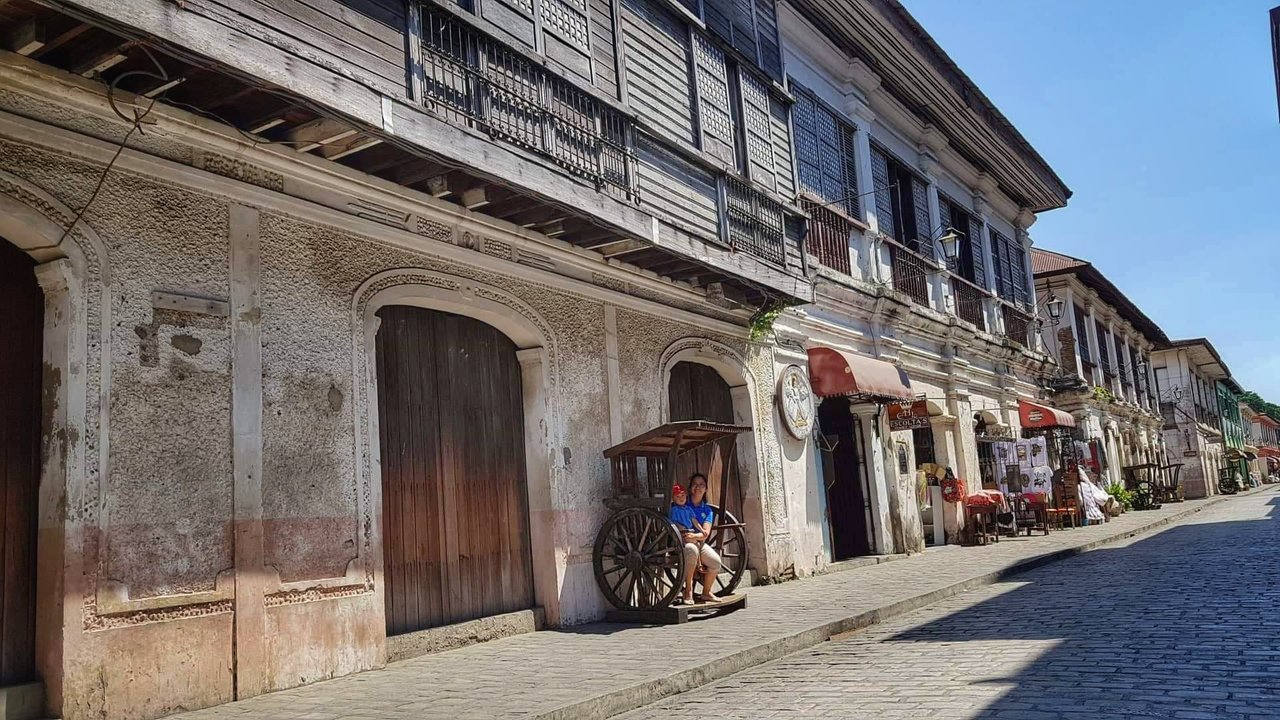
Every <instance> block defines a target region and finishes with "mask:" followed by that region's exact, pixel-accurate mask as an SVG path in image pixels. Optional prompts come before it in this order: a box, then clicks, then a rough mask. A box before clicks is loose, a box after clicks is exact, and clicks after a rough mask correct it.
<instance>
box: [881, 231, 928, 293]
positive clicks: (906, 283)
mask: <svg viewBox="0 0 1280 720" xmlns="http://www.w3.org/2000/svg"><path fill="white" fill-rule="evenodd" d="M886 245H888V247H889V268H890V270H891V271H892V273H891V274H892V277H893V289H894V290H897V291H899V292H902V293H905V294H906V295H907V297H909V298H911V300H912V302H914V303H916V304H917V305H923V306H925V307H929V273H931V272H933V271H934V269H933V267H932V265H931V263H930V262H929V261H928V260H926V259H924V257H923V256H921V255H918V254H916V253H914V252H912V251H910V250H908V249H907V248H905V247H903V246H902V245H899V244H898V243H896V242H893V241H887V242H886Z"/></svg>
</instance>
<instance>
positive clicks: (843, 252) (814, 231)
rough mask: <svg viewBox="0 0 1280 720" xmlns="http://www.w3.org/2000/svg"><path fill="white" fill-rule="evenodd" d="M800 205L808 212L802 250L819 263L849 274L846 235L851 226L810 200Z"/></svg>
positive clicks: (838, 214)
mask: <svg viewBox="0 0 1280 720" xmlns="http://www.w3.org/2000/svg"><path fill="white" fill-rule="evenodd" d="M800 204H801V206H802V207H803V208H804V210H805V212H807V213H809V232H808V234H807V235H805V250H806V251H808V253H809V254H810V255H812V256H814V258H816V259H817V261H818V262H819V263H820V264H822V265H824V266H826V267H829V268H831V269H832V270H839V271H840V272H842V273H844V274H845V275H848V274H850V272H849V271H850V263H849V234H850V233H852V232H853V223H851V222H849V220H848V219H847V218H845V217H844V216H843V215H841V214H840V213H838V212H836V211H834V210H832V209H831V208H829V207H823V206H822V205H820V204H818V203H815V202H812V201H810V200H801V201H800Z"/></svg>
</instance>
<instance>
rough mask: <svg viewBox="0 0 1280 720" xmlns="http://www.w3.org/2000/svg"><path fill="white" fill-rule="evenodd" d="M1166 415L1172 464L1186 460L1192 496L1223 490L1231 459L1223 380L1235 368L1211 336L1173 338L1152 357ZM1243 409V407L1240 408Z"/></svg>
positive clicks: (1185, 483)
mask: <svg viewBox="0 0 1280 720" xmlns="http://www.w3.org/2000/svg"><path fill="white" fill-rule="evenodd" d="M1151 362H1152V365H1153V367H1154V371H1155V376H1156V383H1157V386H1158V387H1159V390H1160V411H1161V414H1162V415H1163V416H1164V430H1163V432H1164V441H1165V446H1166V447H1167V448H1168V451H1169V459H1170V461H1172V462H1180V463H1182V464H1183V467H1182V482H1183V487H1184V489H1185V491H1186V494H1187V497H1192V498H1197V497H1207V496H1210V495H1216V494H1217V493H1218V478H1219V475H1220V473H1221V472H1222V470H1223V468H1225V467H1227V462H1228V460H1227V459H1226V458H1225V457H1224V454H1225V451H1226V446H1225V444H1224V439H1223V430H1222V408H1221V405H1220V404H1219V391H1218V384H1219V381H1230V378H1231V370H1230V369H1228V368H1227V364H1226V363H1225V362H1223V360H1222V356H1221V355H1219V354H1218V351H1217V350H1216V349H1215V348H1214V347H1213V344H1212V343H1210V342H1209V341H1208V340H1206V339H1205V338H1193V339H1190V340H1173V341H1171V342H1169V343H1166V344H1165V345H1163V346H1162V347H1160V348H1159V349H1157V350H1156V351H1155V352H1154V353H1152V355H1151ZM1237 412H1238V410H1237Z"/></svg>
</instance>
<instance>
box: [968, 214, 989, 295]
mask: <svg viewBox="0 0 1280 720" xmlns="http://www.w3.org/2000/svg"><path fill="white" fill-rule="evenodd" d="M982 231H983V223H982V218H980V217H978V216H977V215H970V216H969V232H968V233H966V234H965V249H966V250H967V251H968V252H966V253H965V257H966V258H967V259H968V265H969V267H968V270H969V275H968V279H969V280H970V281H972V282H974V283H976V284H977V285H979V286H981V287H986V286H987V258H986V252H985V248H984V247H983V242H982V240H983V237H982V235H983V233H982Z"/></svg>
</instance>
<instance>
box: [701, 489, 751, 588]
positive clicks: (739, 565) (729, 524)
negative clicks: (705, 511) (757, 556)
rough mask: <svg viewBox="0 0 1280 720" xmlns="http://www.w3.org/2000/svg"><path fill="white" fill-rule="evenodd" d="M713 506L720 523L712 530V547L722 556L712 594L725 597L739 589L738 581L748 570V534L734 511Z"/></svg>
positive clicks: (740, 580)
mask: <svg viewBox="0 0 1280 720" xmlns="http://www.w3.org/2000/svg"><path fill="white" fill-rule="evenodd" d="M712 507H713V508H715V511H716V518H717V519H719V524H718V525H717V526H716V528H714V529H713V531H712V535H711V547H712V549H714V550H715V551H716V553H717V554H718V555H719V556H720V563H721V565H720V574H719V575H717V576H716V583H715V585H716V586H715V588H713V589H712V594H713V595H716V596H717V597H724V596H726V595H732V594H733V591H734V590H736V589H738V583H740V582H742V576H743V575H744V574H746V572H747V535H746V533H744V532H743V531H742V523H740V522H738V518H736V517H734V516H733V513H730V512H726V511H723V510H721V509H720V508H719V506H716V505H712ZM698 583H699V584H701V583H702V579H701V577H699V578H698Z"/></svg>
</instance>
